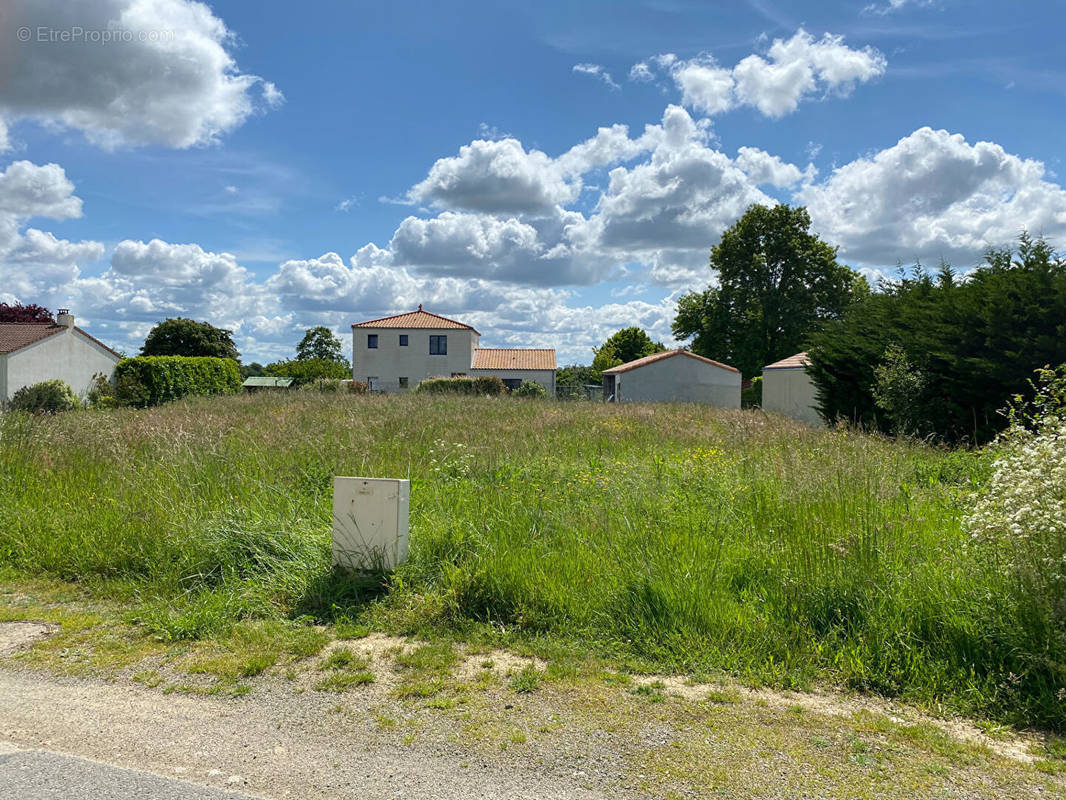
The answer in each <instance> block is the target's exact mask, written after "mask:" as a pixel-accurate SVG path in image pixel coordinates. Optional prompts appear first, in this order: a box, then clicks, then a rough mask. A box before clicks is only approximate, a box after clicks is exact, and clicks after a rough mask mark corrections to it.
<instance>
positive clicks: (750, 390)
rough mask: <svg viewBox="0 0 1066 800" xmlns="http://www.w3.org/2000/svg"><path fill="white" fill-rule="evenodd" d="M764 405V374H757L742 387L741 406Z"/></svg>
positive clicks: (757, 406)
mask: <svg viewBox="0 0 1066 800" xmlns="http://www.w3.org/2000/svg"><path fill="white" fill-rule="evenodd" d="M760 406H762V376H761V375H756V376H755V377H754V378H752V379H751V380H750V381H749V382H748V385H747V386H743V387H741V389H740V407H741V408H759V407H760Z"/></svg>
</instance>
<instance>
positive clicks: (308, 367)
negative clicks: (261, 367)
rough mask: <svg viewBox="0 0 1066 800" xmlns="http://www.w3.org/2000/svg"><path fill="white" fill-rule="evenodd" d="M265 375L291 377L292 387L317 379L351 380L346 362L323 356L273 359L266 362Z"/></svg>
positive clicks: (350, 373)
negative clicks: (285, 359)
mask: <svg viewBox="0 0 1066 800" xmlns="http://www.w3.org/2000/svg"><path fill="white" fill-rule="evenodd" d="M266 373H267V375H272V376H273V377H276V378H292V385H293V388H297V387H300V386H303V385H304V384H307V383H313V382H314V381H318V380H323V379H326V380H334V381H343V380H351V377H352V369H351V367H349V366H348V365H347V364H346V363H341V362H338V361H330V360H328V359H325V358H304V359H294V360H292V361H275V362H274V363H273V364H267V366H266Z"/></svg>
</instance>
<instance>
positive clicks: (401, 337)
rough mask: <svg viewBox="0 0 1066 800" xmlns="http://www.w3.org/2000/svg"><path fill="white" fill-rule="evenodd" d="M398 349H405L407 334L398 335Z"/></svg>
mask: <svg viewBox="0 0 1066 800" xmlns="http://www.w3.org/2000/svg"><path fill="white" fill-rule="evenodd" d="M400 347H407V334H406V333H401V334H400Z"/></svg>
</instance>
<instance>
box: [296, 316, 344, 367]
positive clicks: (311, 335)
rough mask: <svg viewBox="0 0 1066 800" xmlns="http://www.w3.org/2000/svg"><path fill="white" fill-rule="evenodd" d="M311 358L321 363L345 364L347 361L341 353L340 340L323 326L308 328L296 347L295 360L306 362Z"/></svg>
mask: <svg viewBox="0 0 1066 800" xmlns="http://www.w3.org/2000/svg"><path fill="white" fill-rule="evenodd" d="M312 358H318V359H322V360H323V361H336V362H337V363H340V364H347V363H348V359H346V358H345V357H344V355H343V354H342V353H341V340H340V339H338V338H337V337H336V336H334V335H333V331H331V330H330V329H329V328H327V327H326V326H325V325H318V326H316V327H314V328H310V329H309V330H308V331H307V332H306V333H305V334H304V338H303V339H301V340H300V343H299V344H298V345H296V360H297V361H307V360H309V359H312Z"/></svg>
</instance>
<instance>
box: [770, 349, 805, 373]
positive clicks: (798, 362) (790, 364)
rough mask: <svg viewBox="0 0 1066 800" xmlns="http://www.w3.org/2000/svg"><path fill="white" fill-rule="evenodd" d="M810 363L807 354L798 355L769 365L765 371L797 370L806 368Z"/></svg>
mask: <svg viewBox="0 0 1066 800" xmlns="http://www.w3.org/2000/svg"><path fill="white" fill-rule="evenodd" d="M810 363H811V360H810V359H809V358H807V354H806V353H796V355H794V356H789V357H788V358H782V359H781V360H780V361H775V362H774V363H773V364H767V365H766V366H765V367H763V369H796V368H797V367H805V366H807V365H808V364H810Z"/></svg>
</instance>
